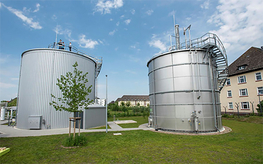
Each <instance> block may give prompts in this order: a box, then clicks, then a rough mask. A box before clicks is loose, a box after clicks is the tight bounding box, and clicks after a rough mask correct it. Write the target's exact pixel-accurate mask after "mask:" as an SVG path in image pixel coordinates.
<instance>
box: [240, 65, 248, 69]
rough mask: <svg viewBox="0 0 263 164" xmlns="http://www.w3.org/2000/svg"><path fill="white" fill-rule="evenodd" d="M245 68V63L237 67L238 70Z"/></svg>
mask: <svg viewBox="0 0 263 164" xmlns="http://www.w3.org/2000/svg"><path fill="white" fill-rule="evenodd" d="M245 68H246V66H245V65H241V66H239V67H238V70H243V69H245Z"/></svg>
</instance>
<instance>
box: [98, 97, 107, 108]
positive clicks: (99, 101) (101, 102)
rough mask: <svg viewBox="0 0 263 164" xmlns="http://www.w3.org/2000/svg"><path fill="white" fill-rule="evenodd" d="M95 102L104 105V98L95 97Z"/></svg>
mask: <svg viewBox="0 0 263 164" xmlns="http://www.w3.org/2000/svg"><path fill="white" fill-rule="evenodd" d="M96 104H99V105H102V106H106V99H100V98H96Z"/></svg>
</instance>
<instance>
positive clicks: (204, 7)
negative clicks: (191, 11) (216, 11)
mask: <svg viewBox="0 0 263 164" xmlns="http://www.w3.org/2000/svg"><path fill="white" fill-rule="evenodd" d="M209 3H210V0H206V1H205V2H204V3H203V4H201V5H200V7H201V8H202V9H209Z"/></svg>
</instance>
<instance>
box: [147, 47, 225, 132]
mask: <svg viewBox="0 0 263 164" xmlns="http://www.w3.org/2000/svg"><path fill="white" fill-rule="evenodd" d="M208 60H209V58H208V57H207V56H205V52H204V51H200V50H199V51H189V50H181V51H175V52H171V53H166V54H162V55H159V56H157V57H155V58H153V59H151V60H150V61H149V62H148V64H147V66H148V68H149V74H148V75H149V92H150V94H149V95H150V104H151V108H152V109H153V114H154V120H153V122H154V125H155V128H156V129H159V128H160V129H167V130H176V131H194V127H193V124H192V123H193V122H192V121H193V120H192V118H191V114H192V112H193V111H201V112H200V113H198V114H197V115H198V117H199V121H200V125H199V127H198V130H199V131H215V130H216V128H215V122H214V112H213V101H212V98H211V97H212V87H211V83H210V80H211V76H210V70H209V69H210V68H209V64H208ZM191 63H192V64H191ZM215 85H216V84H215ZM193 90H194V92H193ZM215 95H216V100H217V102H216V104H217V105H216V106H217V108H218V109H217V116H218V125H219V126H218V128H219V129H221V128H222V123H221V113H220V106H219V103H220V102H219V99H218V98H219V93H218V92H216V94H215ZM198 96H200V99H197V97H198ZM189 119H190V120H191V122H189V121H188V120H189Z"/></svg>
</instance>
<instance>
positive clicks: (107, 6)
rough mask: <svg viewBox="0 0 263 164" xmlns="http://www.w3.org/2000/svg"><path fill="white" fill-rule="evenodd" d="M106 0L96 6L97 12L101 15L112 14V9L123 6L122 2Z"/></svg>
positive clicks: (101, 0) (119, 0)
mask: <svg viewBox="0 0 263 164" xmlns="http://www.w3.org/2000/svg"><path fill="white" fill-rule="evenodd" d="M104 1H105V0H99V1H98V3H97V4H96V9H95V11H97V12H101V14H110V13H111V9H117V8H120V7H122V6H123V1H122V0H113V1H110V0H108V1H106V2H104Z"/></svg>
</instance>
